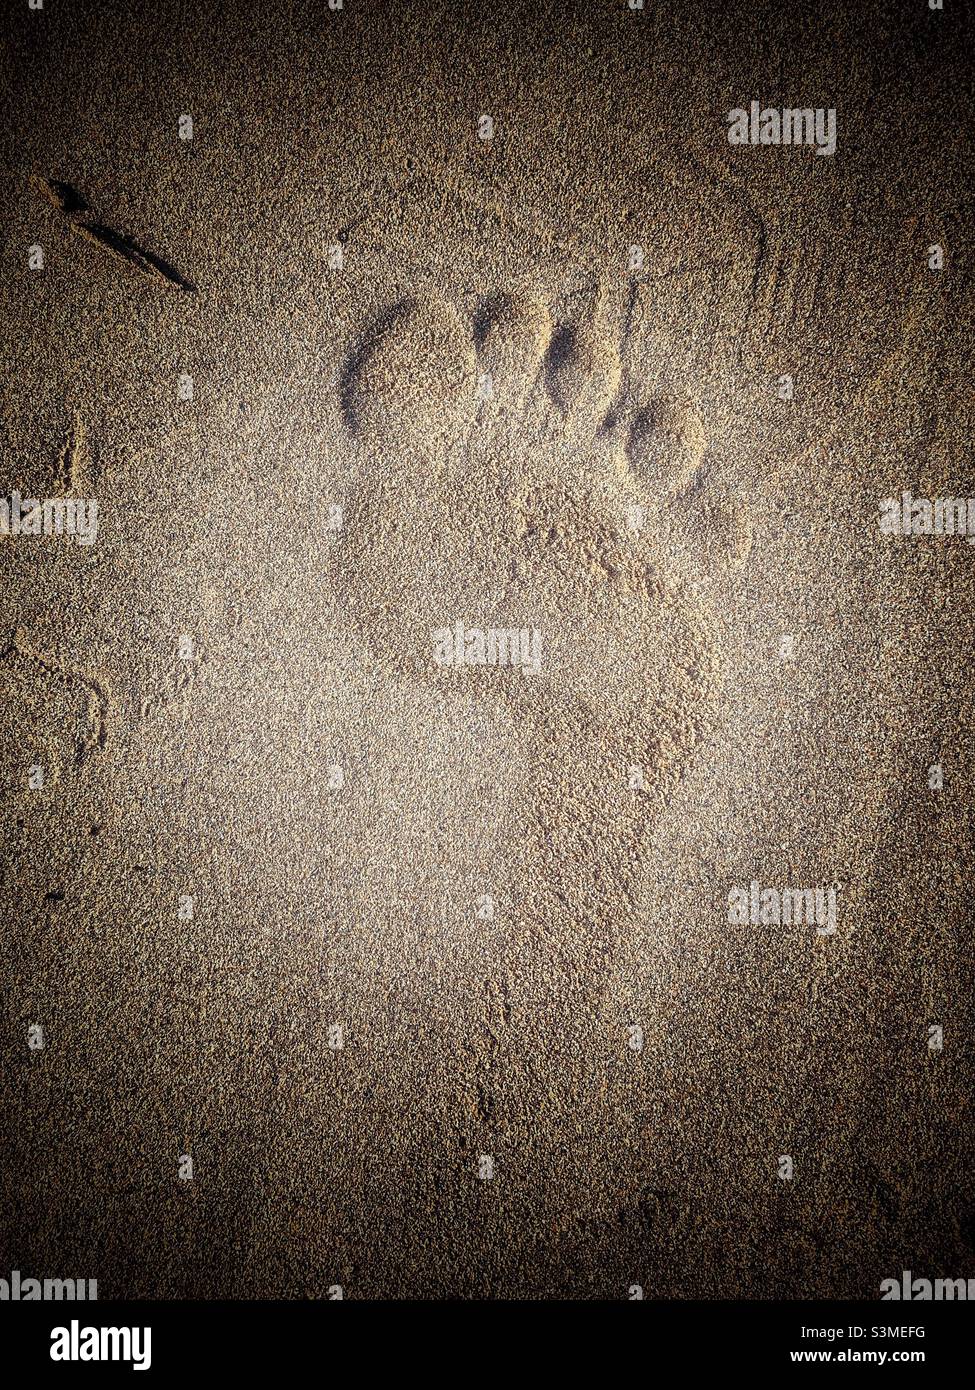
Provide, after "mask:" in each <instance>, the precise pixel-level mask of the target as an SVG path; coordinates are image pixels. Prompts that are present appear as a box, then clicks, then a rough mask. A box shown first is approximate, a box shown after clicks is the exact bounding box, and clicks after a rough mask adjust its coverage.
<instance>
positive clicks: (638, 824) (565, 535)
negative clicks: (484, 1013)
mask: <svg viewBox="0 0 975 1390" xmlns="http://www.w3.org/2000/svg"><path fill="white" fill-rule="evenodd" d="M613 341H614V339H613V336H612V334H611V332H610V330H609V327H608V326H607V325H604V324H602V323H601V321H600V312H599V310H598V309H597V310H596V311H595V312H593V313H592V314H590V315H589V316H587V317H586V318H585V319H583V320H582V321H579V322H558V323H557V322H553V320H552V317H551V316H550V314H549V312H548V310H547V309H546V307H545V306H544V305H543V304H541V303H538V302H535V301H534V300H532V299H530V298H516V297H511V296H505V295H502V296H498V297H496V298H494V299H490V300H485V301H484V303H483V304H482V306H481V308H480V310H479V311H478V313H477V315H476V316H475V318H474V321H473V323H468V322H465V320H464V318H463V317H462V316H461V315H460V314H459V313H458V312H457V311H455V310H454V309H453V308H452V307H450V306H449V305H446V304H443V303H439V302H436V301H433V300H430V299H426V300H424V301H419V302H406V303H403V304H399V305H397V306H395V308H393V309H391V310H390V311H389V312H388V313H387V314H386V315H385V316H384V317H383V319H382V320H381V321H379V322H378V323H377V324H376V326H375V327H374V329H373V330H372V331H371V332H370V333H367V334H366V335H365V336H364V337H363V339H362V341H361V342H360V343H359V344H358V345H357V346H356V347H355V348H354V350H353V351H352V353H351V354H350V357H349V360H348V364H347V368H346V372H345V375H344V377H343V384H342V409H343V416H344V420H345V423H346V426H347V428H348V430H349V433H350V435H351V436H352V437H353V439H354V440H355V443H356V446H357V447H356V456H357V460H358V463H357V471H356V475H355V479H354V486H353V489H352V496H351V497H350V500H349V507H348V511H347V525H346V529H345V533H344V539H343V548H342V553H341V558H340V561H339V565H340V579H341V584H342V587H343V591H344V593H345V595H346V598H347V600H348V611H349V613H350V614H352V615H354V618H353V621H354V622H355V623H356V624H357V629H356V638H357V640H358V641H360V642H361V643H362V644H363V645H364V646H365V647H366V648H367V649H368V651H369V653H370V656H371V659H372V661H373V662H374V663H375V665H376V667H377V668H378V669H380V670H381V671H383V672H385V673H387V674H388V677H389V679H390V681H391V682H392V683H400V684H403V683H405V684H406V685H408V686H409V688H410V689H411V690H412V691H413V693H414V697H415V700H416V707H417V708H418V709H423V710H424V712H425V715H426V714H430V715H431V717H432V714H433V712H436V711H438V710H439V711H441V712H445V711H446V712H448V713H450V712H452V711H453V712H456V711H457V710H460V711H461V712H463V709H464V708H465V707H466V708H469V709H470V710H476V711H477V713H478V715H479V716H480V717H481V719H482V720H483V719H484V718H485V717H489V720H490V723H491V727H492V737H491V739H490V744H491V755H490V756H491V757H492V758H493V759H494V763H493V765H492V766H493V768H494V772H495V780H496V781H497V780H503V779H504V778H505V770H504V763H505V757H504V756H503V755H502V757H501V758H500V759H499V758H498V753H497V750H498V749H499V748H500V749H502V750H506V751H507V765H508V767H509V768H511V769H515V768H516V769H518V773H517V776H515V775H512V777H511V779H510V785H511V786H512V788H513V791H512V795H511V796H510V797H509V798H508V802H507V804H506V805H505V806H504V807H503V808H499V806H498V805H497V804H495V803H492V805H491V810H490V814H491V815H492V816H496V817H497V827H496V830H497V833H496V835H495V838H494V857H493V861H492V862H488V863H485V864H483V866H482V868H483V874H484V877H485V880H487V881H493V882H496V884H497V885H498V887H497V898H498V900H499V901H501V902H503V911H502V912H501V913H500V914H499V920H498V921H494V922H492V923H491V924H490V926H489V927H485V931H486V932H487V931H489V930H492V929H493V930H494V932H495V935H494V937H493V940H494V941H495V942H496V943H497V945H498V950H497V954H496V956H495V957H494V958H493V964H492V967H491V968H492V970H493V971H494V972H495V978H494V980H493V981H492V982H491V987H490V988H489V989H488V991H487V996H488V997H489V998H490V999H496V1000H498V1001H500V1002H498V1004H497V1008H496V1011H495V1012H496V1016H495V1017H492V1018H489V1019H488V1020H487V1032H488V1034H489V1035H490V1037H491V1039H492V1042H491V1048H492V1049H494V1054H493V1055H492V1056H488V1057H486V1058H485V1059H484V1060H483V1066H482V1080H481V1083H480V1085H479V1097H480V1099H479V1101H478V1108H479V1110H480V1112H481V1119H482V1120H484V1121H485V1123H488V1122H490V1123H491V1124H492V1125H495V1126H504V1127H506V1128H508V1129H509V1130H511V1131H514V1130H517V1129H518V1128H519V1127H521V1128H522V1129H523V1128H524V1126H525V1125H526V1124H528V1123H529V1122H530V1113H529V1112H530V1111H531V1112H533V1113H534V1114H535V1116H536V1118H537V1114H538V1108H539V1106H543V1107H548V1109H549V1110H550V1112H551V1111H552V1108H553V1107H554V1106H557V1105H558V1104H559V1102H558V1100H557V1098H555V1095H554V1093H555V1092H561V1094H562V1095H563V1097H564V1101H565V1104H566V1106H571V1105H573V1104H578V1103H579V1101H580V1098H581V1096H582V1095H583V1093H585V1092H588V1091H589V1090H590V1089H591V1086H593V1085H597V1086H598V1081H597V1080H596V1075H597V1073H598V1072H599V1062H598V1058H599V1055H603V1057H604V1052H605V1049H604V1048H602V1045H601V1044H597V1043H595V1042H594V1038H595V1035H596V1033H598V1032H599V1031H600V1029H604V1028H605V1027H606V1026H612V1027H613V1028H616V1029H617V1030H618V1029H619V1022H620V1021H619V1019H611V1020H608V1019H606V1018H603V1017H602V1014H601V1010H602V1008H603V1005H604V1001H605V993H606V986H607V982H608V978H609V972H610V970H611V968H612V965H613V961H614V957H615V956H616V954H617V950H618V947H619V945H620V942H621V940H622V939H623V937H624V936H625V935H626V934H627V933H628V931H630V930H631V918H630V914H631V913H632V911H633V908H634V906H635V903H636V900H637V894H638V889H639V884H640V876H641V870H642V866H643V863H644V859H645V847H646V842H647V837H648V836H649V835H650V834H651V832H652V828H653V825H654V822H655V818H656V816H657V814H658V812H659V809H660V806H661V804H662V801H663V799H664V798H665V797H666V796H667V794H668V792H669V790H670V789H671V788H672V786H673V784H674V782H675V779H676V778H677V777H678V776H679V775H680V772H681V769H682V767H684V765H685V764H686V762H687V760H688V758H689V757H691V755H692V753H693V750H694V748H695V745H696V744H697V743H698V742H699V740H700V739H701V737H702V734H703V732H704V730H705V729H706V728H707V726H708V723H709V719H710V715H711V710H712V708H713V704H714V700H715V697H716V693H717V689H718V686H719V682H720V670H719V662H718V653H717V649H716V644H715V640H714V637H713V635H712V627H711V621H710V616H709V610H708V603H707V598H706V595H707V581H708V571H709V569H710V568H711V567H714V566H715V565H717V566H719V567H729V566H735V565H738V564H740V563H741V562H742V561H743V559H744V558H745V557H746V556H747V552H748V528H747V524H746V523H745V520H744V518H742V517H741V516H740V515H739V514H738V513H737V512H736V511H735V509H734V507H733V506H730V505H728V504H727V503H725V504H722V503H720V502H719V501H717V500H716V499H714V498H713V497H712V496H711V495H710V491H709V488H708V486H707V476H706V461H707V452H708V441H707V435H706V425H705V422H704V421H703V420H702V419H701V417H700V414H699V413H698V411H697V409H696V407H695V405H694V402H693V401H691V400H690V399H684V398H679V397H668V398H663V399H656V400H653V399H651V400H644V399H641V398H640V395H639V392H638V390H637V389H636V388H635V387H634V385H633V384H632V383H631V382H629V381H628V380H627V379H626V374H625V373H624V371H623V368H622V366H621V363H620V360H619V356H618V354H617V352H616V350H615V348H614V347H613V346H611V344H612V343H613ZM458 621H459V622H462V623H464V624H466V626H467V627H469V628H472V627H477V628H480V629H484V630H486V629H489V628H499V629H510V628H519V629H520V628H529V629H534V628H537V629H539V631H540V634H541V644H542V645H541V651H542V660H541V670H540V672H539V673H538V674H537V675H529V674H527V673H525V672H523V671H522V670H520V669H517V668H513V667H502V666H500V665H498V666H494V667H492V666H490V665H483V666H443V665H438V664H436V663H435V661H434V659H433V641H432V637H433V634H434V633H435V632H436V631H437V630H441V629H445V628H449V627H452V626H453V625H454V624H455V623H456V622H458ZM374 713H375V717H377V718H381V715H380V714H379V712H378V711H374ZM469 763H470V769H471V774H472V776H471V781H470V782H469V784H468V785H464V784H463V783H462V780H459V781H458V782H457V784H456V785H455V786H454V787H453V788H452V792H453V794H454V796H455V798H456V800H457V802H459V803H460V804H462V805H466V807H467V815H468V816H469V818H470V819H471V821H472V822H477V821H478V819H479V818H481V819H483V817H484V816H485V814H486V811H485V807H484V806H483V805H482V804H480V803H479V802H478V800H477V797H476V796H475V795H473V794H472V787H473V785H474V783H473V773H474V769H475V767H476V766H477V764H478V748H477V747H476V746H472V747H471V748H470V750H469ZM499 763H500V766H499V765H498V764H499ZM454 775H456V773H454ZM461 776H462V774H461ZM439 794H440V795H441V796H442V789H441V790H440V793H439ZM415 804H416V805H417V806H418V807H421V808H422V804H423V792H422V789H417V791H416V797H415ZM421 813H422V811H421ZM391 836H392V837H395V827H391ZM480 842H481V843H482V844H483V835H482V836H481V841H480ZM390 853H395V844H394V839H391V841H390ZM505 1036H508V1037H511V1038H512V1039H514V1038H515V1037H516V1036H521V1037H522V1038H528V1039H530V1041H528V1042H526V1043H525V1044H524V1045H523V1046H522V1045H521V1044H519V1043H518V1042H516V1041H512V1043H511V1044H510V1047H511V1049H512V1050H511V1051H510V1053H509V1054H508V1056H507V1061H506V1063H505V1064H503V1065H501V1066H497V1065H495V1063H496V1062H497V1051H498V1049H502V1050H503V1049H504V1048H505V1047H507V1046H508V1044H507V1043H506V1042H505V1041H504V1039H505ZM499 1039H500V1041H499ZM594 1057H595V1058H596V1061H593V1058H594ZM603 1071H605V1065H604V1062H603ZM587 1073H591V1075H588V1074H587Z"/></svg>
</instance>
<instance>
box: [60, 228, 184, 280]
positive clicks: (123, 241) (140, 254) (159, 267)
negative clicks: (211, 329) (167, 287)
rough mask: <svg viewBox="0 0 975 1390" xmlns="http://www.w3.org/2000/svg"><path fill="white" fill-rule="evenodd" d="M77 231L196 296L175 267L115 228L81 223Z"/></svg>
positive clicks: (114, 253)
mask: <svg viewBox="0 0 975 1390" xmlns="http://www.w3.org/2000/svg"><path fill="white" fill-rule="evenodd" d="M75 230H76V231H79V232H82V233H83V234H84V235H86V236H88V237H91V238H92V239H93V240H95V241H97V242H99V243H100V244H101V245H102V246H104V247H106V248H107V249H108V250H109V251H111V252H112V253H113V255H116V256H119V257H121V259H122V260H125V261H129V262H130V263H131V264H132V265H134V266H135V267H136V268H137V269H138V270H141V271H142V273H143V274H144V275H155V276H158V277H159V278H161V279H163V280H168V281H169V283H170V284H171V285H175V286H176V288H177V289H180V290H183V291H184V293H186V294H196V286H195V285H194V284H193V283H192V282H191V281H189V280H187V279H186V278H185V277H184V276H182V275H181V274H180V273H179V271H178V270H177V269H176V267H175V266H173V265H170V263H169V262H168V261H164V260H163V258H162V256H157V255H156V254H155V252H153V251H147V250H146V248H145V247H144V246H140V245H139V244H138V242H136V241H134V240H133V239H132V237H130V236H125V235H123V233H121V232H116V231H115V230H114V228H112V227H106V226H105V224H104V223H102V222H79V223H76V224H75Z"/></svg>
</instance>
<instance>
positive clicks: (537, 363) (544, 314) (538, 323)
mask: <svg viewBox="0 0 975 1390" xmlns="http://www.w3.org/2000/svg"><path fill="white" fill-rule="evenodd" d="M551 332H552V320H551V318H550V316H549V312H548V309H547V308H546V307H545V305H544V304H542V303H541V302H540V301H539V300H536V299H532V298H529V297H528V296H522V295H510V294H499V295H495V296H493V297H492V298H490V299H485V300H483V301H482V303H481V304H480V306H479V307H478V310H477V313H476V315H475V316H474V347H475V349H476V351H477V357H478V372H479V381H480V383H481V385H482V389H481V392H480V394H481V396H482V398H483V399H485V400H492V401H494V402H495V403H496V404H498V405H500V406H502V407H504V408H505V409H509V410H510V409H515V408H517V407H519V406H521V405H522V404H523V402H524V401H525V399H526V397H527V396H528V394H529V392H530V391H531V389H532V387H533V386H534V384H535V381H536V379H537V377H538V373H539V368H540V367H541V364H542V361H543V359H544V356H545V348H546V344H547V343H548V341H549V338H550V337H551Z"/></svg>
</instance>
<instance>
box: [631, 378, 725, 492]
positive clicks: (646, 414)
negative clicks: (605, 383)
mask: <svg viewBox="0 0 975 1390" xmlns="http://www.w3.org/2000/svg"><path fill="white" fill-rule="evenodd" d="M707 444H708V441H707V435H706V434H705V431H704V422H703V421H702V419H701V416H700V414H699V413H698V410H697V407H696V406H695V404H694V402H693V401H692V400H691V399H690V397H689V396H659V397H657V398H656V399H655V400H653V401H651V402H650V404H649V405H648V406H644V407H643V408H642V409H640V410H638V411H637V412H636V414H635V415H634V416H633V419H632V420H631V422H630V430H629V438H628V439H627V443H626V454H627V458H628V459H629V461H630V466H631V468H632V469H633V471H634V473H635V474H636V475H637V477H638V478H639V479H640V481H641V482H642V483H644V484H645V485H646V486H647V487H649V488H652V489H653V491H654V492H655V493H656V494H657V495H658V496H659V495H661V494H671V493H674V492H681V491H683V490H684V489H685V488H687V487H689V486H690V485H691V483H692V482H693V481H694V479H695V478H696V476H697V473H698V471H699V469H700V467H701V464H702V462H703V461H704V454H705V452H706V450H707Z"/></svg>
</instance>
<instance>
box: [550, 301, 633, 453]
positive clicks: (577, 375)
mask: <svg viewBox="0 0 975 1390" xmlns="http://www.w3.org/2000/svg"><path fill="white" fill-rule="evenodd" d="M544 377H545V388H546V390H547V392H548V395H549V398H550V400H551V401H552V403H553V405H554V406H555V407H556V409H557V410H558V411H559V412H560V413H561V414H563V415H569V414H570V412H571V414H572V415H573V417H574V419H575V421H576V424H577V426H578V427H580V428H582V429H583V430H585V431H586V432H587V433H590V434H592V435H593V436H595V435H596V434H597V433H598V432H599V428H600V426H601V424H602V422H603V420H604V419H605V417H606V415H607V414H608V413H609V409H610V406H611V405H612V402H613V400H614V399H615V397H616V393H617V391H618V390H619V386H620V381H621V379H622V367H621V364H620V359H619V354H618V352H617V351H616V347H615V344H614V343H613V341H612V340H611V338H610V337H609V336H608V335H606V334H601V333H599V332H598V331H595V330H594V329H593V328H591V327H588V326H583V325H580V324H576V323H560V324H559V325H558V327H557V328H556V329H555V331H554V332H553V333H552V335H551V337H550V339H549V343H548V348H547V350H546V353H545V362H544Z"/></svg>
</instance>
